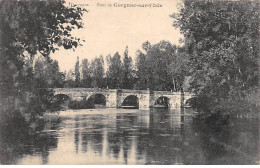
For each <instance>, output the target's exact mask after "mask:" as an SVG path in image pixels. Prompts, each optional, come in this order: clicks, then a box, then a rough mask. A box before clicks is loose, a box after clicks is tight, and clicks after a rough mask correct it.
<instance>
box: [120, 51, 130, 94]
mask: <svg viewBox="0 0 260 168" xmlns="http://www.w3.org/2000/svg"><path fill="white" fill-rule="evenodd" d="M122 88H123V89H132V88H133V65H132V58H131V57H129V56H128V46H126V49H125V52H124V60H123V81H122Z"/></svg>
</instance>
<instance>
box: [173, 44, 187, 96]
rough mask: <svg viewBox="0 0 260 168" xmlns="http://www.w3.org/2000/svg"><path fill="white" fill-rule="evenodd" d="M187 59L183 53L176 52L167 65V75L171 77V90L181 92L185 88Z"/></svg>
mask: <svg viewBox="0 0 260 168" xmlns="http://www.w3.org/2000/svg"><path fill="white" fill-rule="evenodd" d="M189 67H190V66H189V58H188V56H187V54H186V53H185V52H181V49H179V50H178V52H177V53H176V56H175V57H174V59H173V60H172V62H171V64H170V65H169V70H168V71H169V73H170V75H171V77H172V80H173V81H172V83H173V90H174V91H179V90H182V89H183V88H184V87H185V86H184V85H185V84H184V82H185V79H187V77H188V76H189Z"/></svg>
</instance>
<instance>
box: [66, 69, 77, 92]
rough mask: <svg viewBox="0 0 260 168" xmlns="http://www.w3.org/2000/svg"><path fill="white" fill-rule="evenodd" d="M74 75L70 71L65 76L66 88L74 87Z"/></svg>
mask: <svg viewBox="0 0 260 168" xmlns="http://www.w3.org/2000/svg"><path fill="white" fill-rule="evenodd" d="M75 85H76V84H75V73H74V72H73V71H72V70H71V69H70V70H69V71H68V72H67V73H66V75H65V84H64V86H65V87H67V88H73V87H75Z"/></svg>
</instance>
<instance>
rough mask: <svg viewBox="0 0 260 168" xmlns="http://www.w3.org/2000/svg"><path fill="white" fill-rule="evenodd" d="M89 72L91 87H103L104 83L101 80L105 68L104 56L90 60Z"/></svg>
mask: <svg viewBox="0 0 260 168" xmlns="http://www.w3.org/2000/svg"><path fill="white" fill-rule="evenodd" d="M90 69H91V73H92V82H91V86H92V87H98V88H103V87H105V85H106V83H105V82H104V80H103V77H104V74H105V72H104V71H105V70H104V58H103V56H102V55H101V56H99V57H97V58H95V59H94V60H93V61H92V62H91V66H90Z"/></svg>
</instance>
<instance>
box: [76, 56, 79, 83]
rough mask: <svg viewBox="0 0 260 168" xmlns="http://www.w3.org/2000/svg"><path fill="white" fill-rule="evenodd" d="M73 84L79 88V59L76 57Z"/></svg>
mask: <svg viewBox="0 0 260 168" xmlns="http://www.w3.org/2000/svg"><path fill="white" fill-rule="evenodd" d="M75 77H76V78H75V84H76V87H79V86H80V72H79V57H77V62H76V64H75Z"/></svg>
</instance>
